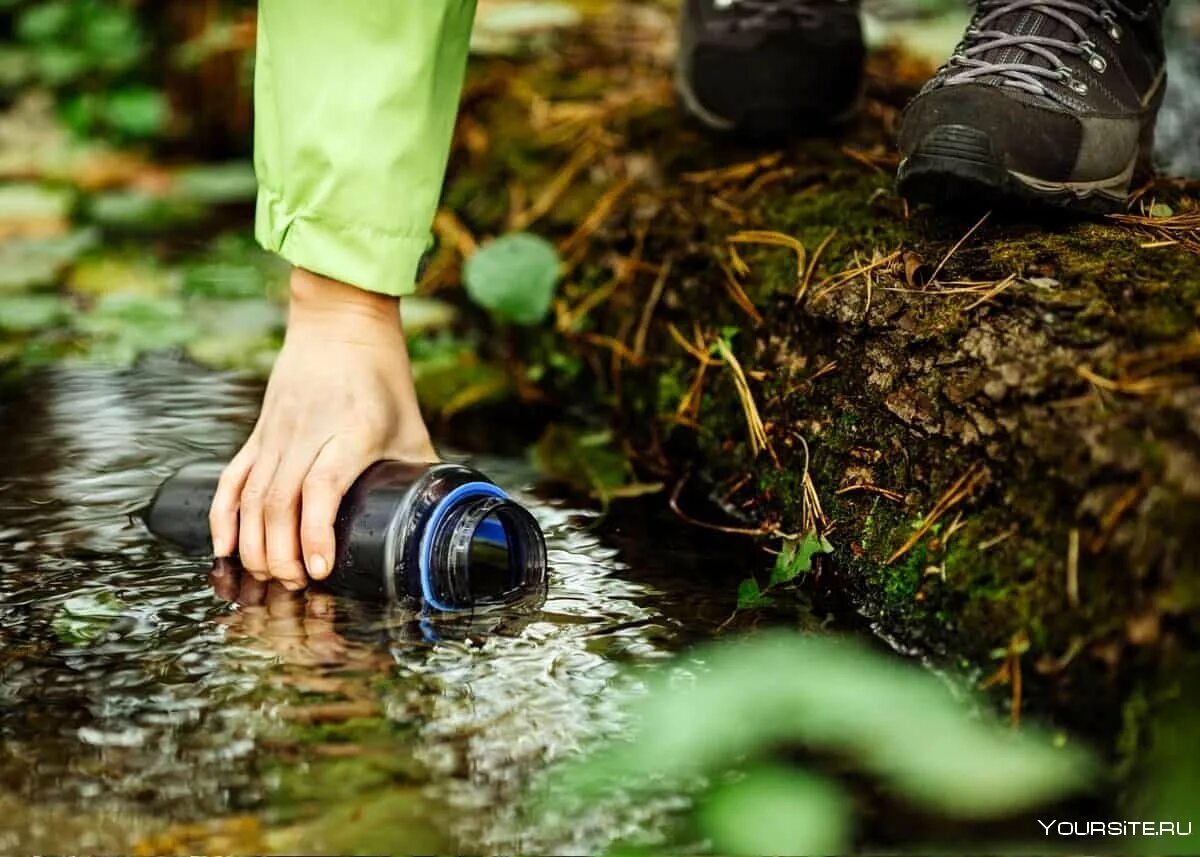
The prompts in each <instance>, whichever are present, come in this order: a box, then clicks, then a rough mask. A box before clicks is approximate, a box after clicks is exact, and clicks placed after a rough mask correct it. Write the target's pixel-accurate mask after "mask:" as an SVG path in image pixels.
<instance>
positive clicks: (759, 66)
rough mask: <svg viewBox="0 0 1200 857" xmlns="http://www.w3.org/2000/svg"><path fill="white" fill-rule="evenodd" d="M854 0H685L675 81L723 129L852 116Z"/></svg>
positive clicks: (784, 126) (763, 129)
mask: <svg viewBox="0 0 1200 857" xmlns="http://www.w3.org/2000/svg"><path fill="white" fill-rule="evenodd" d="M858 7H859V0H684V4H683V24H682V29H681V33H680V38H679V55H678V60H677V63H676V76H675V85H676V88H677V89H678V91H679V95H680V98H681V99H682V100H683V103H684V105H685V106H686V107H687V110H688V111H689V112H690V113H691V114H692V115H694V116H696V117H697V118H698V119H699V120H700V121H701V122H703V123H704V124H706V125H708V126H709V127H711V128H715V129H718V130H721V131H734V132H738V133H741V134H744V135H748V136H755V137H761V136H777V135H780V134H786V133H789V132H796V131H810V130H819V129H822V128H824V127H827V126H829V125H832V124H836V123H837V122H839V121H841V120H844V119H847V118H849V117H850V116H851V115H852V114H853V113H854V110H855V108H856V107H857V106H858V101H859V97H860V94H861V91H862V86H863V77H864V68H863V64H864V60H865V54H866V52H865V49H864V47H863V37H862V27H861V25H860V23H859V20H858Z"/></svg>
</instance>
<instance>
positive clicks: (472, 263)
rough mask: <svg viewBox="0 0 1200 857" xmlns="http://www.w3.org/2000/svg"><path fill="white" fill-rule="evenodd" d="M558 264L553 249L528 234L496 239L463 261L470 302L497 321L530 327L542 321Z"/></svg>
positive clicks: (556, 278) (554, 283)
mask: <svg viewBox="0 0 1200 857" xmlns="http://www.w3.org/2000/svg"><path fill="white" fill-rule="evenodd" d="M561 266H562V262H561V260H560V259H559V257H558V251H557V250H555V249H554V245H553V244H551V243H550V242H549V241H547V240H545V239H544V238H539V237H538V236H536V235H531V234H530V233H528V232H516V233H513V234H512V235H505V236H504V237H502V238H497V239H496V240H495V241H493V242H492V243H491V244H487V245H485V246H484V247H482V248H480V250H479V251H478V252H477V253H476V254H475V255H474V256H472V257H471V258H470V259H468V260H467V264H466V265H465V266H464V268H463V281H464V283H465V284H466V287H467V294H468V295H470V297H471V300H473V301H474V302H475V303H477V304H478V305H479V306H481V307H483V308H484V309H486V310H489V311H490V312H493V313H495V314H496V315H497V316H499V317H500V318H502V319H504V320H506V321H511V322H514V323H516V324H523V325H534V324H537V323H539V322H540V321H542V320H543V319H545V318H546V316H547V315H548V314H549V312H550V304H551V301H552V300H553V299H554V290H555V287H556V286H557V285H558V278H559V273H560V269H561Z"/></svg>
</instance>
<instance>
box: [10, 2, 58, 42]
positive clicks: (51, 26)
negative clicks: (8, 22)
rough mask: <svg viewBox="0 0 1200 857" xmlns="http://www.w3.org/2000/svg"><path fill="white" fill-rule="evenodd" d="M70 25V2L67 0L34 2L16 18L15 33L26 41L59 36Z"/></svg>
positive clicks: (40, 40)
mask: <svg viewBox="0 0 1200 857" xmlns="http://www.w3.org/2000/svg"><path fill="white" fill-rule="evenodd" d="M70 26H71V4H70V3H68V2H67V0H46V2H42V3H34V4H32V5H30V6H29V7H28V8H27V9H25V10H24V11H23V12H21V14H20V17H19V18H18V19H17V35H18V36H19V37H20V38H21V39H22V40H23V41H26V42H46V41H50V40H53V39H57V38H61V37H62V36H64V35H65V34H66V32H67V29H68V28H69V27H70Z"/></svg>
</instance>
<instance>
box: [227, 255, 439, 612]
mask: <svg viewBox="0 0 1200 857" xmlns="http://www.w3.org/2000/svg"><path fill="white" fill-rule="evenodd" d="M385 458H395V459H403V460H408V461H416V462H422V461H436V460H437V453H436V452H435V451H434V449H433V445H432V443H431V442H430V440H429V433H428V431H427V430H426V428H425V423H424V421H423V420H422V419H421V413H420V409H419V408H418V405H417V396H416V390H415V389H414V387H413V380H412V369H411V367H410V364H409V359H408V349H407V346H406V345H405V341H404V331H403V329H402V327H401V324H400V317H399V309H398V301H397V299H396V298H389V297H386V296H384V295H378V294H374V293H371V292H366V291H363V290H361V289H357V288H354V287H353V286H349V285H346V284H345V283H340V282H338V281H336V280H330V279H328V278H326V277H321V276H318V275H317V274H312V273H310V272H308V271H303V270H300V269H296V270H295V271H293V273H292V279H291V301H290V304H289V309H288V326H287V335H286V336H285V338H284V343H283V348H282V349H281V351H280V352H279V357H278V359H277V360H276V363H275V367H274V369H273V370H272V372H271V379H270V381H269V382H268V384H267V392H266V395H265V396H264V398H263V405H262V410H261V412H260V414H259V418H258V423H257V424H256V425H255V427H254V431H253V432H252V433H251V434H250V438H249V439H248V440H247V441H246V443H245V445H244V446H243V447H242V449H241V451H239V452H238V454H237V455H236V456H234V458H233V460H232V461H230V463H229V465H228V466H227V467H226V468H225V470H224V472H223V473H222V475H221V480H220V482H219V484H218V486H217V492H216V495H215V496H214V497H213V502H212V507H211V509H210V511H209V525H210V528H211V530H212V538H213V553H214V554H215V555H216V556H218V557H227V556H231V555H232V554H233V553H234V551H237V552H238V554H239V556H240V559H241V563H242V566H243V567H244V568H245V569H246V570H247V571H248V572H249V573H250V574H251V575H253V576H254V577H255V578H256V579H257V580H259V581H264V582H265V581H268V580H272V579H274V580H277V581H279V582H280V583H282V584H283V585H284V586H285V587H287V588H288V589H291V590H296V589H301V588H303V587H304V586H305V585H307V583H308V578H310V577H311V578H312V579H314V580H323V579H325V578H326V577H328V576H329V573H330V571H331V570H332V567H333V563H334V560H335V557H336V553H335V550H336V545H335V544H334V531H333V524H334V519H335V518H336V516H337V510H338V506H339V505H340V504H341V501H342V497H343V495H344V494H345V493H346V491H347V489H349V487H350V486H351V484H353V482H354V480H355V479H357V478H358V476H359V475H360V474H361V473H362V472H363V471H364V470H366V468H367V467H368V466H370V465H371V464H373V463H374V462H376V461H379V460H380V459H385Z"/></svg>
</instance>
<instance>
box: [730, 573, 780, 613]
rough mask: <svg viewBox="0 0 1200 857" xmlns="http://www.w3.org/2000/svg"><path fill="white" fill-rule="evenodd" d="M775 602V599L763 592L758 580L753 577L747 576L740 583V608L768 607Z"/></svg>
mask: <svg viewBox="0 0 1200 857" xmlns="http://www.w3.org/2000/svg"><path fill="white" fill-rule="evenodd" d="M774 603H775V599H773V598H771V597H770V596H768V595H763V594H762V590H761V589H759V586H758V581H757V580H755V579H754V578H753V577H747V578H746V579H745V580H743V581H742V582H741V583H739V584H738V589H737V606H738V609H739V610H753V609H754V608H755V607H766V606H768V605H770V604H774Z"/></svg>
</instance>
